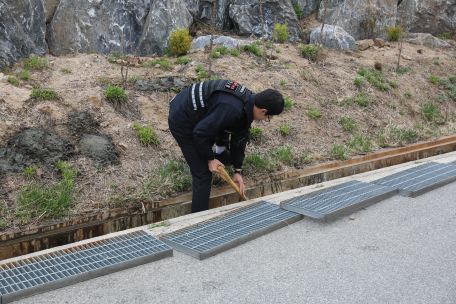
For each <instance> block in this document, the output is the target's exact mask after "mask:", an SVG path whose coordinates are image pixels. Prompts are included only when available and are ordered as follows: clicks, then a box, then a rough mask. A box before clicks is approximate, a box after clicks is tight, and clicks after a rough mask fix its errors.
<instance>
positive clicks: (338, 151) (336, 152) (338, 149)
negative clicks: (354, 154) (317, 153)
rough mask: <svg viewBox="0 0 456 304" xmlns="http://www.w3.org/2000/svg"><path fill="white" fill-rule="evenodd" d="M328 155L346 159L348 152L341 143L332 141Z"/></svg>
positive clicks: (348, 156)
mask: <svg viewBox="0 0 456 304" xmlns="http://www.w3.org/2000/svg"><path fill="white" fill-rule="evenodd" d="M329 155H330V156H331V157H332V158H338V159H341V160H346V159H349V158H350V155H349V154H348V151H347V149H346V148H345V146H344V145H343V144H341V145H338V144H337V143H334V144H333V146H332V148H331V149H330V150H329Z"/></svg>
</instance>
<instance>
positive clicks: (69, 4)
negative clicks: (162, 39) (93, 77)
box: [48, 0, 152, 56]
mask: <svg viewBox="0 0 456 304" xmlns="http://www.w3.org/2000/svg"><path fill="white" fill-rule="evenodd" d="M151 5H152V0H112V1H103V0H91V1H87V0H61V2H60V4H59V6H58V8H57V11H56V12H55V15H54V17H53V19H52V22H51V24H50V27H49V32H48V37H49V40H48V41H49V47H50V50H51V53H52V54H53V55H55V56H58V55H62V54H67V53H70V52H71V50H73V49H75V48H76V49H78V50H79V51H97V52H100V53H102V54H111V53H121V41H122V31H123V33H124V45H123V51H124V54H133V53H135V51H134V49H133V48H132V46H133V47H135V48H137V47H138V45H139V42H140V40H141V37H142V35H143V31H144V26H145V24H146V21H147V17H148V14H149V11H150V8H151Z"/></svg>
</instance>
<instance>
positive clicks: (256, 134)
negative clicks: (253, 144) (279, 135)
mask: <svg viewBox="0 0 456 304" xmlns="http://www.w3.org/2000/svg"><path fill="white" fill-rule="evenodd" d="M263 134H264V131H263V130H262V129H260V128H258V127H255V126H253V127H251V128H250V138H251V139H253V140H257V139H260V138H261V136H263Z"/></svg>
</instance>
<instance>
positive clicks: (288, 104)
mask: <svg viewBox="0 0 456 304" xmlns="http://www.w3.org/2000/svg"><path fill="white" fill-rule="evenodd" d="M283 100H284V107H283V109H284V110H285V111H286V110H289V109H290V108H291V107H292V106H293V103H292V102H291V100H290V98H288V97H284V98H283Z"/></svg>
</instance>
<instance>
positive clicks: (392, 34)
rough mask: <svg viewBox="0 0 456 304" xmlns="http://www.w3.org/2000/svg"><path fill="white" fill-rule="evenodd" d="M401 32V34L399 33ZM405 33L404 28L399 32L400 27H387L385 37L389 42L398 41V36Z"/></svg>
mask: <svg viewBox="0 0 456 304" xmlns="http://www.w3.org/2000/svg"><path fill="white" fill-rule="evenodd" d="M399 32H401V33H399ZM404 32H405V28H402V30H400V26H399V25H397V26H389V27H387V28H386V36H387V37H388V40H389V41H399V35H400V34H402V35H403V33H404Z"/></svg>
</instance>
